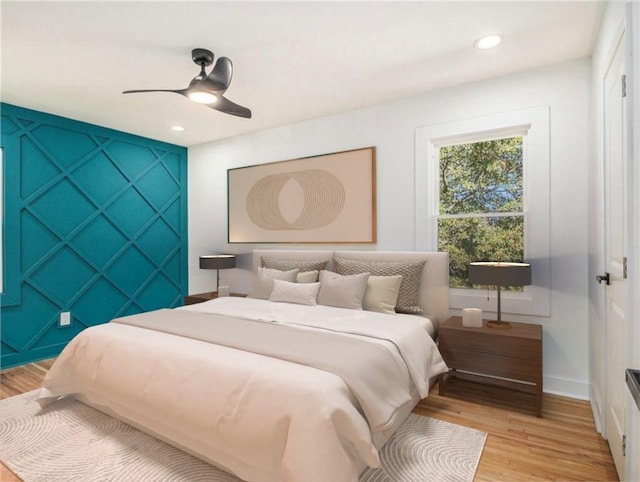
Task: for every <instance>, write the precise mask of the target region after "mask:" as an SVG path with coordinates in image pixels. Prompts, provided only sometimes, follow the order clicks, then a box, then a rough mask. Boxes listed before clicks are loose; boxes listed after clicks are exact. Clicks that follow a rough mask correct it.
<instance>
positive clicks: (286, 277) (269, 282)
mask: <svg viewBox="0 0 640 482" xmlns="http://www.w3.org/2000/svg"><path fill="white" fill-rule="evenodd" d="M297 275H298V270H297V269H292V270H290V271H280V270H279V269H269V268H258V272H257V273H256V276H255V278H254V279H253V288H252V289H251V293H249V295H248V298H259V299H262V300H266V299H267V298H269V295H270V294H271V291H272V290H273V280H276V279H280V280H283V281H290V282H291V283H294V282H295V281H296V276H297Z"/></svg>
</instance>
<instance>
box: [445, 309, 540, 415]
mask: <svg viewBox="0 0 640 482" xmlns="http://www.w3.org/2000/svg"><path fill="white" fill-rule="evenodd" d="M510 324H511V328H509V329H508V330H498V329H495V328H488V327H487V320H484V321H483V326H482V328H467V327H464V326H462V318H461V317H459V316H452V317H451V318H449V319H448V320H447V321H445V322H444V323H443V324H442V325H441V326H440V329H439V331H438V348H439V349H440V353H441V354H442V357H443V358H444V361H445V362H446V363H447V366H448V367H449V369H450V371H449V373H445V374H443V375H442V376H441V377H440V388H439V391H440V395H442V394H443V393H444V389H445V385H446V383H447V380H448V378H449V377H451V376H456V371H457V370H461V371H464V372H465V375H466V374H467V373H471V374H472V378H476V377H477V378H478V379H480V380H482V381H485V382H487V383H491V384H495V385H499V386H504V387H507V388H512V389H515V390H520V391H524V392H527V393H532V394H534V395H535V397H536V415H537V416H538V417H541V416H542V326H540V325H533V324H530V323H510Z"/></svg>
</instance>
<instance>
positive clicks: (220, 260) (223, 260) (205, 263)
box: [200, 254, 236, 292]
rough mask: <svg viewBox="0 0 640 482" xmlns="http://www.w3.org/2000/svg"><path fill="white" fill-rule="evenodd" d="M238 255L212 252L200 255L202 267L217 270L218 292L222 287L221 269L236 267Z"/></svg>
mask: <svg viewBox="0 0 640 482" xmlns="http://www.w3.org/2000/svg"><path fill="white" fill-rule="evenodd" d="M235 267H236V257H235V256H234V255H233V254H212V255H209V256H200V269H215V270H216V292H217V291H218V288H220V270H221V269H228V268H235Z"/></svg>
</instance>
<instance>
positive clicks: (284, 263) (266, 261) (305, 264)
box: [261, 256, 329, 272]
mask: <svg viewBox="0 0 640 482" xmlns="http://www.w3.org/2000/svg"><path fill="white" fill-rule="evenodd" d="M261 259H262V267H263V268H271V269H279V270H280V271H290V270H292V269H297V270H298V271H300V272H303V271H314V270H316V271H320V270H323V269H325V268H326V267H327V263H328V262H329V261H328V260H325V261H322V260H304V259H285V258H274V257H273V256H262V258H261Z"/></svg>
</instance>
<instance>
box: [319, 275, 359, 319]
mask: <svg viewBox="0 0 640 482" xmlns="http://www.w3.org/2000/svg"><path fill="white" fill-rule="evenodd" d="M368 278H369V273H360V274H354V275H348V276H342V275H339V274H337V273H334V272H332V271H326V270H322V271H320V291H319V292H318V304H319V305H327V306H336V307H338V308H349V309H352V310H361V309H362V300H363V298H364V293H365V291H366V289H367V279H368Z"/></svg>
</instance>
